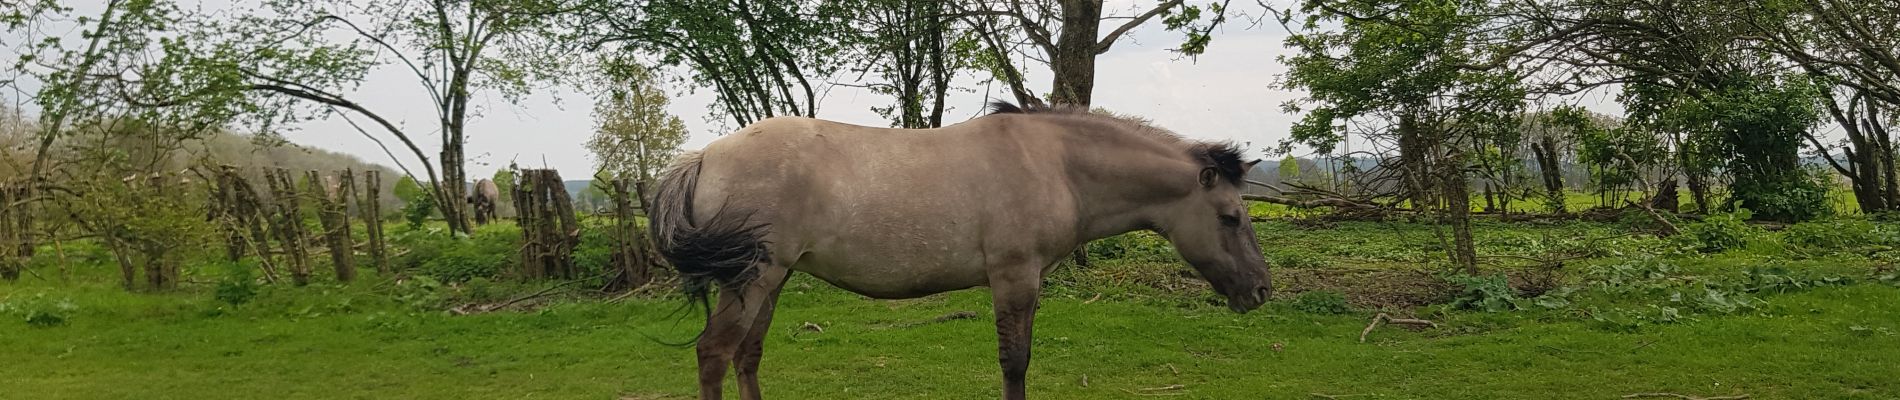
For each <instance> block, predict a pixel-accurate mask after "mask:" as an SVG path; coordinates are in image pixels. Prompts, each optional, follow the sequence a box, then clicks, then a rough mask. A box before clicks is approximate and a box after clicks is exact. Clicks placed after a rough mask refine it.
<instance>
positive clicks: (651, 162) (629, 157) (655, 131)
mask: <svg viewBox="0 0 1900 400" xmlns="http://www.w3.org/2000/svg"><path fill="white" fill-rule="evenodd" d="M608 79H609V81H611V82H613V83H610V84H608V85H607V86H608V87H610V88H611V89H609V90H608V93H607V94H606V96H605V98H603V99H601V101H600V102H599V103H597V104H596V105H595V106H594V124H595V132H594V136H593V137H592V138H590V139H588V141H587V149H588V150H590V151H593V152H594V158H595V159H597V160H598V161H599V162H600V168H601V170H602V171H605V172H608V173H609V174H610V175H612V176H616V177H625V178H633V179H636V180H637V181H638V182H641V183H642V184H650V183H651V182H653V179H654V177H655V176H658V175H659V173H660V170H661V169H662V168H665V167H666V163H667V162H668V161H670V160H672V158H673V154H675V153H677V152H679V147H680V144H682V143H685V142H686V124H685V123H684V122H681V121H680V118H679V117H677V116H673V115H672V114H668V113H667V112H666V106H667V104H668V103H670V102H671V101H670V100H668V99H667V97H666V92H665V91H662V90H661V89H660V87H659V83H658V82H656V79H655V77H654V75H653V73H652V72H650V71H649V70H647V69H645V68H641V67H638V66H627V67H623V68H619V69H617V70H616V71H614V72H613V73H612V74H611V76H610V77H609V78H608Z"/></svg>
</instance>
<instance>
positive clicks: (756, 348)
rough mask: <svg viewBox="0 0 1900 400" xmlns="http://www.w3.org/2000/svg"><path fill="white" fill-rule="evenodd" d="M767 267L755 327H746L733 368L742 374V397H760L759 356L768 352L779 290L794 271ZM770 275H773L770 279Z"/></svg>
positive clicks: (749, 399) (751, 399) (750, 399)
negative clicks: (767, 344)
mask: <svg viewBox="0 0 1900 400" xmlns="http://www.w3.org/2000/svg"><path fill="white" fill-rule="evenodd" d="M766 268H767V270H766V271H769V272H766V271H762V272H763V273H761V274H760V275H761V279H760V281H761V282H762V283H765V284H766V286H764V287H766V288H768V289H765V290H766V293H765V295H764V296H761V297H760V299H759V302H760V304H759V314H758V316H755V317H753V318H752V328H751V329H748V330H747V331H746V335H745V340H744V341H742V342H740V344H739V357H738V359H737V360H735V361H734V362H733V369H734V370H736V371H737V375H738V376H739V399H740V400H760V397H759V396H760V395H759V358H760V357H761V356H763V355H764V354H765V336H766V335H767V334H770V333H771V331H772V311H773V309H774V308H777V304H778V294H779V292H780V291H782V289H784V288H785V281H786V280H787V279H786V278H787V277H789V276H790V275H791V270H790V269H787V268H785V267H776V266H774V267H766ZM767 276H769V277H771V279H767V278H766V277H767ZM768 280H777V282H776V283H773V282H767V281H768Z"/></svg>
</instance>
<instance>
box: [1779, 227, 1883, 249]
mask: <svg viewBox="0 0 1900 400" xmlns="http://www.w3.org/2000/svg"><path fill="white" fill-rule="evenodd" d="M1880 233H1881V230H1880V229H1879V228H1878V227H1877V226H1876V225H1874V223H1873V222H1870V221H1867V220H1860V219H1834V220H1827V221H1815V222H1802V223H1798V224H1794V225H1793V226H1789V227H1788V229H1787V230H1786V231H1782V233H1781V238H1782V241H1783V242H1785V243H1787V244H1788V245H1789V246H1794V247H1795V248H1798V249H1802V250H1829V249H1846V248H1856V247H1861V246H1866V245H1870V244H1874V243H1875V242H1877V241H1879V239H1878V236H1880Z"/></svg>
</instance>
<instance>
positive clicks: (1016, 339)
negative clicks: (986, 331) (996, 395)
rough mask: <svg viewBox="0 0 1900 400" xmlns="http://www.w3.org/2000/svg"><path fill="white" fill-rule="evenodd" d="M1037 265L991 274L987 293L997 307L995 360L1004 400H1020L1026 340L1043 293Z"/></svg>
mask: <svg viewBox="0 0 1900 400" xmlns="http://www.w3.org/2000/svg"><path fill="white" fill-rule="evenodd" d="M1036 271H1037V270H1036V269H1024V271H1021V272H1017V271H1010V272H1003V273H996V274H992V275H991V279H990V297H991V299H992V302H993V303H994V305H993V307H994V308H995V311H996V344H997V346H996V360H997V362H998V363H1000V364H1002V366H1003V400H1022V399H1023V396H1024V386H1025V382H1024V377H1025V375H1027V374H1028V373H1029V343H1030V336H1031V335H1032V333H1033V329H1032V327H1033V325H1034V324H1035V322H1036V305H1037V301H1038V298H1039V297H1040V296H1041V294H1042V277H1041V276H1040V275H1038V274H1037V273H1036Z"/></svg>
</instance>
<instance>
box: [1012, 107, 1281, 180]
mask: <svg viewBox="0 0 1900 400" xmlns="http://www.w3.org/2000/svg"><path fill="white" fill-rule="evenodd" d="M996 114H1056V115H1072V116H1078V117H1085V118H1094V119H1102V120H1109V121H1113V122H1116V123H1120V124H1125V125H1128V126H1130V127H1131V128H1132V129H1131V130H1132V131H1135V132H1141V133H1146V134H1149V135H1152V136H1155V137H1159V138H1163V139H1166V140H1168V141H1171V142H1175V143H1182V144H1186V145H1188V154H1189V155H1191V156H1193V157H1194V158H1196V159H1200V160H1201V162H1202V164H1203V165H1206V166H1208V167H1210V168H1214V171H1215V172H1216V173H1218V174H1219V175H1220V177H1221V178H1222V179H1224V180H1226V181H1227V182H1229V183H1233V184H1235V185H1240V184H1242V183H1244V182H1245V179H1246V176H1247V170H1246V163H1247V161H1246V159H1245V156H1243V155H1241V151H1240V147H1239V146H1235V145H1234V144H1233V143H1232V142H1203V141H1198V140H1192V139H1187V138H1183V137H1181V135H1179V134H1175V133H1174V132H1171V131H1168V130H1167V129H1162V128H1161V127H1158V126H1154V124H1152V123H1150V122H1149V121H1147V120H1144V119H1141V118H1136V117H1123V116H1117V115H1112V114H1104V113H1097V112H1092V111H1090V110H1089V109H1087V108H1083V107H1079V106H1071V105H1060V104H1059V105H1053V106H1051V105H1041V104H1030V105H1028V106H1017V105H1015V104H1011V103H1010V102H1007V101H1000V100H999V101H994V102H990V115H996Z"/></svg>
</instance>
